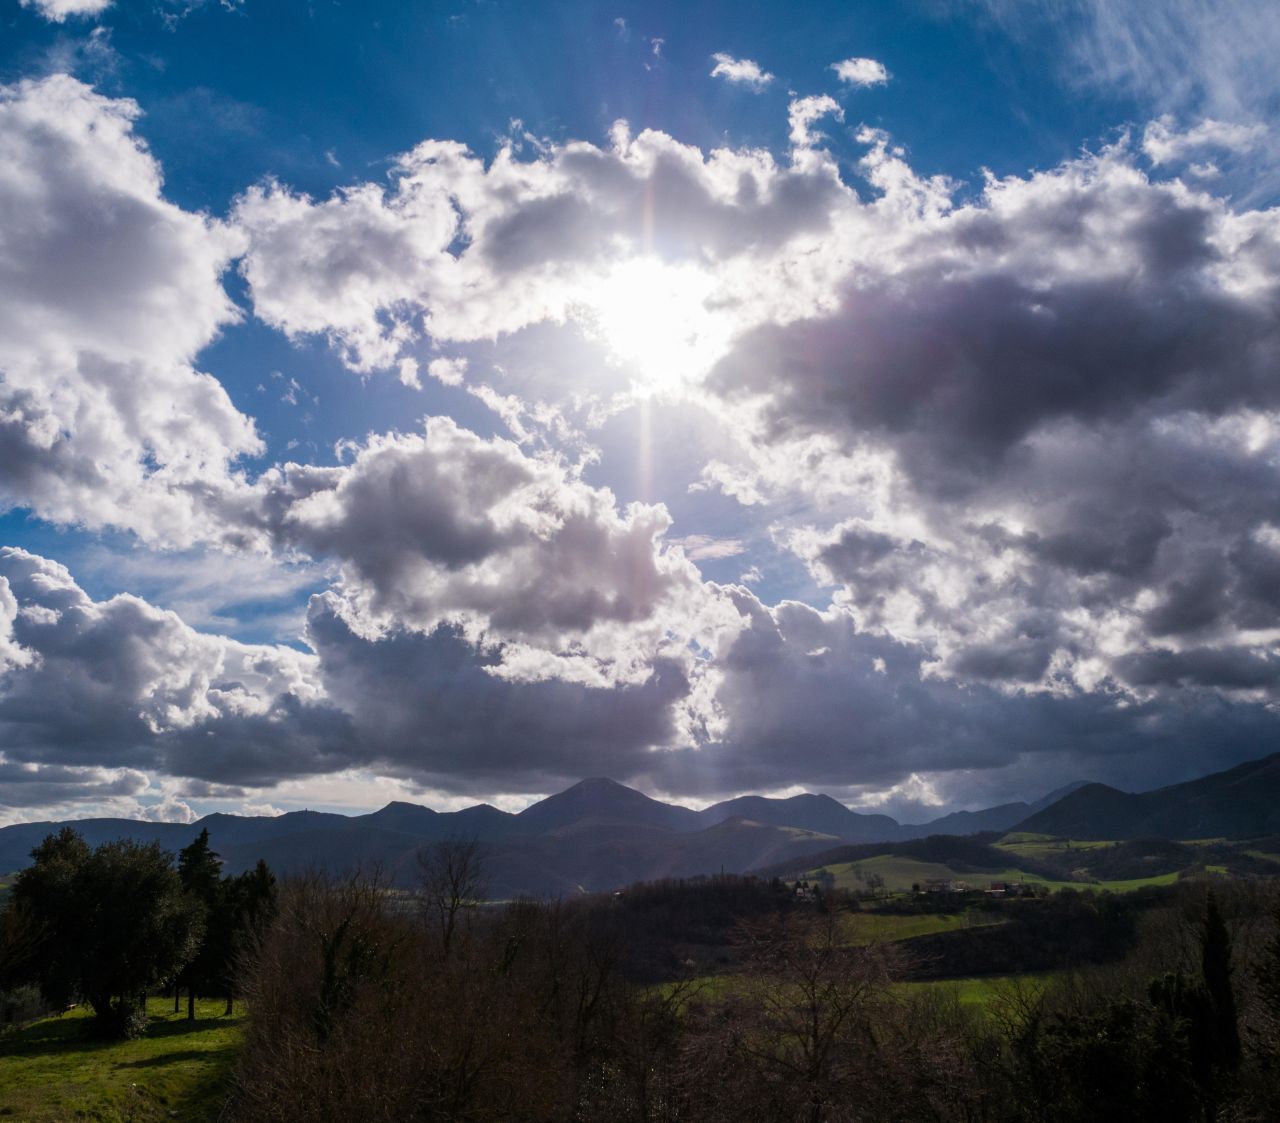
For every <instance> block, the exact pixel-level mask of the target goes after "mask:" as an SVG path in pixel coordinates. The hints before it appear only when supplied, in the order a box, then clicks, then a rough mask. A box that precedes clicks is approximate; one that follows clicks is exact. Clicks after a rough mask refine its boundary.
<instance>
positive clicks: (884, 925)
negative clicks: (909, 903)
mask: <svg viewBox="0 0 1280 1123" xmlns="http://www.w3.org/2000/svg"><path fill="white" fill-rule="evenodd" d="M841 920H842V929H843V931H842V935H843V936H844V938H845V940H846V942H847V943H848V944H849V945H850V946H852V947H865V946H866V945H868V944H875V943H888V942H891V941H893V940H909V939H911V938H912V937H913V936H932V935H934V934H935V933H938V932H954V931H955V930H956V929H958V928H977V927H984V926H987V925H992V924H1003V923H1004V919H1003V918H1002V917H1000V916H995V915H992V914H991V913H985V912H979V911H977V910H975V909H970V910H968V911H965V912H934V913H911V914H907V915H901V916H900V915H895V914H893V913H876V912H860V913H849V914H847V915H846V916H844V917H842V918H841Z"/></svg>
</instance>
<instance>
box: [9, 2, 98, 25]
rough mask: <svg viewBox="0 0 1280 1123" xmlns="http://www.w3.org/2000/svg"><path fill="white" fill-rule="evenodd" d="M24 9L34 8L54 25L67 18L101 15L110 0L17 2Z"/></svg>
mask: <svg viewBox="0 0 1280 1123" xmlns="http://www.w3.org/2000/svg"><path fill="white" fill-rule="evenodd" d="M18 2H19V4H21V5H22V7H24V8H34V9H35V10H36V11H37V12H39V13H40V15H42V16H44V18H45V19H47V20H52V21H53V22H54V23H63V22H65V21H66V20H67V19H68V18H69V17H77V18H79V17H90V16H97V15H101V14H102V13H103V12H105V11H106V10H107V9H108V8H109V7H111V0H18Z"/></svg>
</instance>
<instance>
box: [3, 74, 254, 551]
mask: <svg viewBox="0 0 1280 1123" xmlns="http://www.w3.org/2000/svg"><path fill="white" fill-rule="evenodd" d="M137 116H138V108H137V106H136V105H135V104H134V103H133V102H131V101H126V100H111V99H108V98H104V97H102V96H100V95H98V94H96V93H94V92H93V91H91V90H90V89H89V88H88V87H87V86H84V85H82V84H81V83H79V82H77V81H76V80H74V79H72V78H68V77H66V76H65V75H59V76H54V77H51V78H48V79H45V80H43V81H39V82H30V81H25V82H21V83H19V84H17V85H15V86H7V87H3V88H0V162H2V163H3V165H4V167H5V169H6V171H5V174H4V175H3V176H0V224H2V225H3V227H4V229H5V231H6V237H5V239H4V242H3V244H2V245H0V372H3V379H2V381H0V502H2V503H4V504H6V505H9V506H23V507H30V508H32V509H33V510H34V511H35V512H36V513H37V514H39V515H41V516H42V517H45V518H48V519H52V520H55V521H58V522H66V523H79V524H83V525H87V526H91V527H103V526H117V527H123V528H127V529H131V530H134V531H136V532H137V533H139V534H141V535H143V536H144V537H147V538H152V539H156V540H160V541H167V542H173V543H179V544H182V543H187V542H190V541H193V540H195V539H197V538H199V537H201V536H203V535H204V534H206V533H207V529H206V527H205V520H206V518H207V506H208V503H209V501H210V500H211V499H213V498H215V497H217V496H218V495H220V494H222V493H224V492H228V491H231V490H234V489H235V488H236V486H237V481H236V479H235V478H234V475H233V473H232V471H231V467H230V465H231V464H232V462H233V461H234V460H235V459H236V458H237V457H238V456H240V455H242V454H248V453H256V452H258V451H260V449H261V445H260V443H259V441H258V438H257V435H256V433H255V431H254V426H253V423H252V421H251V420H250V419H249V418H247V417H245V416H244V415H243V414H241V413H240V412H239V411H238V410H237V409H236V408H235V407H234V406H233V404H232V402H231V399H230V398H229V397H228V395H227V393H226V391H225V390H224V389H223V387H222V386H221V384H220V383H219V382H218V381H217V380H216V379H214V378H213V377H211V376H210V375H207V374H202V373H200V372H199V371H197V370H196V369H194V367H193V366H192V365H191V364H192V362H193V359H194V356H195V354H196V353H197V352H198V351H199V350H200V349H201V348H202V347H204V346H205V345H206V344H207V343H208V342H209V341H210V340H211V339H213V338H214V336H215V334H216V333H217V331H218V330H219V328H220V327H221V326H223V325H225V324H227V323H230V322H231V321H233V320H234V319H235V318H236V311H235V308H234V306H233V305H232V304H231V302H230V301H229V300H228V298H227V296H226V293H225V292H224V291H223V289H222V286H221V283H220V280H219V278H220V275H221V273H222V271H223V269H224V268H225V267H226V265H227V263H228V262H229V260H230V258H231V255H232V254H233V253H234V252H235V250H236V247H237V244H238V243H237V240H236V238H235V236H234V235H233V234H232V233H231V232H230V231H228V230H227V229H226V228H225V227H223V226H221V225H219V224H217V223H214V222H211V221H210V220H208V219H207V218H204V217H203V216H200V215H195V214H190V213H188V212H185V211H182V210H180V209H179V208H177V207H175V206H173V205H172V204H171V203H168V202H166V201H165V200H164V199H163V197H162V196H161V177H160V169H159V167H158V166H157V164H156V162H155V161H154V160H153V159H152V157H151V155H150V154H149V153H148V152H147V150H146V148H145V146H144V145H143V144H142V142H141V141H140V140H139V139H138V138H137V137H136V136H135V135H134V134H133V122H134V120H135V119H136V118H137Z"/></svg>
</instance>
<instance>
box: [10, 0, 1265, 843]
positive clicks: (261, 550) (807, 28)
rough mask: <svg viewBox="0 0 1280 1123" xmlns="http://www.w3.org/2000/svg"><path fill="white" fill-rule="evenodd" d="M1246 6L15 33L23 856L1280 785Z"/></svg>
mask: <svg viewBox="0 0 1280 1123" xmlns="http://www.w3.org/2000/svg"><path fill="white" fill-rule="evenodd" d="M1268 15H1269V13H1268V11H1267V5H1265V4H1262V3H1253V2H1251V0H1240V2H1239V3H1234V4H1221V5H1216V6H1213V7H1206V6H1204V5H1201V4H1196V3H1190V2H1186V3H1183V2H1173V3H1170V4H1168V5H1161V6H1160V7H1159V10H1153V9H1151V8H1150V7H1148V6H1146V5H1142V4H1137V3H1134V4H1103V3H1102V2H1101V0H1055V2H1052V3H1050V2H1046V3H1043V4H1013V3H1006V2H1004V0H986V2H977V0H974V2H966V3H962V2H959V0H956V2H950V3H949V2H946V0H919V2H916V3H902V4H880V3H866V4H849V3H839V4H809V5H803V6H799V7H797V6H795V5H784V4H761V5H754V6H750V7H749V8H747V9H744V8H743V7H742V6H741V5H734V6H729V5H698V6H697V7H696V9H691V8H690V6H689V5H681V4H670V5H661V4H633V5H628V4H604V3H577V4H550V3H547V4H516V3H455V4H391V3H387V4H374V3H362V4H334V3H312V4H302V3H296V4H295V3H282V4H270V5H268V4H260V3H255V2H254V0H244V2H243V3H212V2H210V3H200V2H198V0H195V2H186V3H182V2H172V0H171V2H165V0H148V2H145V3H129V2H127V0H116V2H115V3H104V2H103V0H21V2H18V0H5V2H4V3H3V4H2V5H0V85H2V86H3V90H2V91H0V110H2V111H3V112H2V115H0V156H2V157H3V158H4V160H5V163H6V166H7V167H8V168H9V169H10V170H9V173H8V175H7V177H6V178H4V179H0V235H7V236H0V298H3V299H4V300H5V301H6V303H7V304H8V307H9V312H8V313H7V315H6V316H5V317H3V318H0V452H3V455H4V460H5V463H6V467H5V468H4V469H3V470H0V502H2V504H3V510H4V512H5V513H4V514H3V515H0V529H2V531H3V537H2V539H0V544H2V545H4V546H6V547H8V548H9V549H8V550H7V552H6V554H5V555H4V559H3V565H0V594H3V595H0V818H3V819H9V820H18V819H25V818H32V817H35V816H45V815H49V816H52V815H67V814H80V815H82V814H94V813H102V812H115V813H128V814H147V815H151V816H155V817H178V818H182V817H190V816H192V815H195V814H198V813H202V812H205V811H208V810H212V809H230V810H239V809H247V810H250V811H255V810H270V809H276V810H279V809H287V808H289V807H295V806H303V805H307V806H328V807H338V808H357V807H360V808H367V807H372V806H376V805H378V804H380V803H381V802H385V800H386V799H388V798H410V799H417V800H420V801H423V802H429V803H433V804H435V805H438V806H455V805H460V804H465V803H467V802H472V801H474V800H476V799H480V798H484V799H490V800H493V801H497V802H499V803H502V804H503V805H506V806H520V805H521V804H523V803H524V802H525V801H527V800H528V799H530V798H532V797H534V796H536V795H538V794H541V793H545V792H548V791H551V790H556V789H557V788H559V787H563V786H565V785H566V784H567V783H570V782H572V781H573V780H574V779H577V778H579V777H581V776H585V775H596V774H608V775H612V776H614V777H615V778H617V779H619V780H623V781H625V782H629V783H633V784H635V785H637V786H640V787H642V788H645V789H646V790H649V791H652V792H654V793H657V794H662V795H665V796H668V797H671V798H676V799H684V800H688V801H691V802H698V801H701V800H707V799H711V798H716V797H719V796H723V795H730V794H734V793H737V792H741V791H746V790H754V791H762V792H791V791H797V790H824V791H829V792H831V793H832V794H834V795H836V796H837V797H838V798H842V799H844V800H846V801H847V802H849V803H851V804H852V805H854V806H857V807H866V808H875V809H878V810H887V811H889V812H890V813H894V814H898V815H900V816H902V817H904V818H907V819H910V818H916V819H920V818H926V817H929V816H931V815H934V814H937V813H940V812H942V811H945V810H948V809H952V808H956V807H974V806H980V805H984V804H990V803H995V802H1000V801H1003V800H1007V799H1013V798H1030V799H1033V798H1036V797H1038V796H1039V795H1041V794H1043V792H1044V791H1047V790H1049V789H1050V788H1053V787H1055V786H1057V785H1059V784H1061V783H1063V782H1066V781H1070V780H1073V779H1077V778H1088V779H1101V780H1107V781H1109V782H1113V783H1116V784H1119V785H1120V786H1127V787H1136V788H1140V787H1148V786H1153V785H1155V784H1159V783H1163V782H1169V781H1172V780H1176V779H1182V778H1186V777H1188V776H1191V775H1195V774H1199V773H1201V772H1204V771H1207V770H1209V769H1212V768H1216V767H1220V766H1223V767H1225V766H1226V765H1229V764H1231V763H1235V762H1237V761H1239V760H1243V759H1247V758H1249V757H1253V756H1258V755H1262V753H1264V752H1266V751H1268V750H1269V748H1270V746H1271V745H1272V744H1273V743H1274V735H1275V732H1276V729H1275V724H1274V723H1275V719H1274V716H1273V714H1274V709H1273V707H1274V705H1275V700H1276V699H1275V684H1276V683H1277V682H1280V660H1278V659H1277V657H1276V653H1275V643H1276V641H1277V639H1278V638H1280V628H1278V627H1277V622H1276V618H1275V608H1276V604H1277V599H1278V598H1280V517H1277V513H1276V512H1275V510H1274V502H1273V500H1272V498H1271V496H1272V495H1273V494H1274V490H1273V485H1274V484H1275V483H1276V482H1280V481H1277V480H1276V479H1275V471H1276V461H1275V427H1276V426H1277V424H1280V420H1277V419H1278V418H1280V414H1277V400H1276V399H1277V396H1278V392H1280V387H1276V386H1275V385H1274V375H1273V371H1274V369H1275V362H1274V360H1275V358H1276V346H1277V313H1276V308H1277V307H1278V306H1280V305H1278V303H1277V299H1276V297H1277V294H1278V293H1280V250H1277V246H1280V233H1278V232H1277V231H1278V230H1280V220H1277V218H1276V211H1275V210H1274V209H1273V208H1274V206H1275V203H1276V201H1277V193H1278V192H1277V188H1278V186H1280V180H1278V179H1277V176H1276V168H1277V160H1276V156H1277V152H1278V151H1280V149H1278V148H1277V142H1276V133H1275V122H1276V113H1277V109H1278V108H1280V106H1278V104H1277V94H1278V91H1280V83H1277V80H1276V79H1275V77H1274V75H1273V74H1272V73H1271V70H1272V67H1271V65H1270V61H1269V60H1270V59H1272V58H1274V48H1275V47H1276V46H1278V45H1280V43H1278V42H1277V40H1280V30H1278V29H1277V28H1276V27H1275V21H1274V20H1273V19H1269V18H1268Z"/></svg>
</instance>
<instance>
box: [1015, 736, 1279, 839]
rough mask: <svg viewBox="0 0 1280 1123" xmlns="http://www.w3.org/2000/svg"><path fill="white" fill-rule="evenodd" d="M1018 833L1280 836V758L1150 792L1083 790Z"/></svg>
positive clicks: (1040, 814) (1091, 836)
mask: <svg viewBox="0 0 1280 1123" xmlns="http://www.w3.org/2000/svg"><path fill="white" fill-rule="evenodd" d="M1015 829H1017V830H1020V831H1031V832H1035V833H1037V834H1052V835H1059V836H1062V837H1067V838H1079V839H1132V838H1146V837H1152V838H1173V839H1197V838H1254V837H1260V836H1262V835H1268V834H1276V833H1280V753H1272V754H1271V755H1270V756H1267V757H1263V758H1262V759H1261V760H1251V761H1246V762H1245V763H1244V764H1240V765H1237V766H1236V767H1235V768H1228V769H1227V770H1226V771H1225V772H1214V773H1212V774H1210V775H1208V776H1201V777H1200V778H1199V779H1198V780H1188V781H1187V782H1186V783H1182V784H1171V785H1169V786H1168V787H1164V788H1156V789H1155V790H1154V791H1149V792H1137V793H1133V792H1122V791H1120V790H1119V789H1117V788H1112V787H1108V786H1107V785H1106V784H1085V785H1084V786H1083V787H1080V788H1077V789H1076V790H1075V791H1073V792H1070V793H1069V794H1067V795H1065V796H1064V797H1063V798H1061V799H1059V800H1057V801H1056V802H1054V803H1053V804H1052V805H1051V806H1049V807H1046V808H1043V809H1042V810H1040V811H1038V812H1036V813H1035V814H1034V815H1031V816H1029V817H1028V818H1026V819H1024V820H1023V821H1022V822H1020V823H1018V824H1017V826H1016V828H1015Z"/></svg>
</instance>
